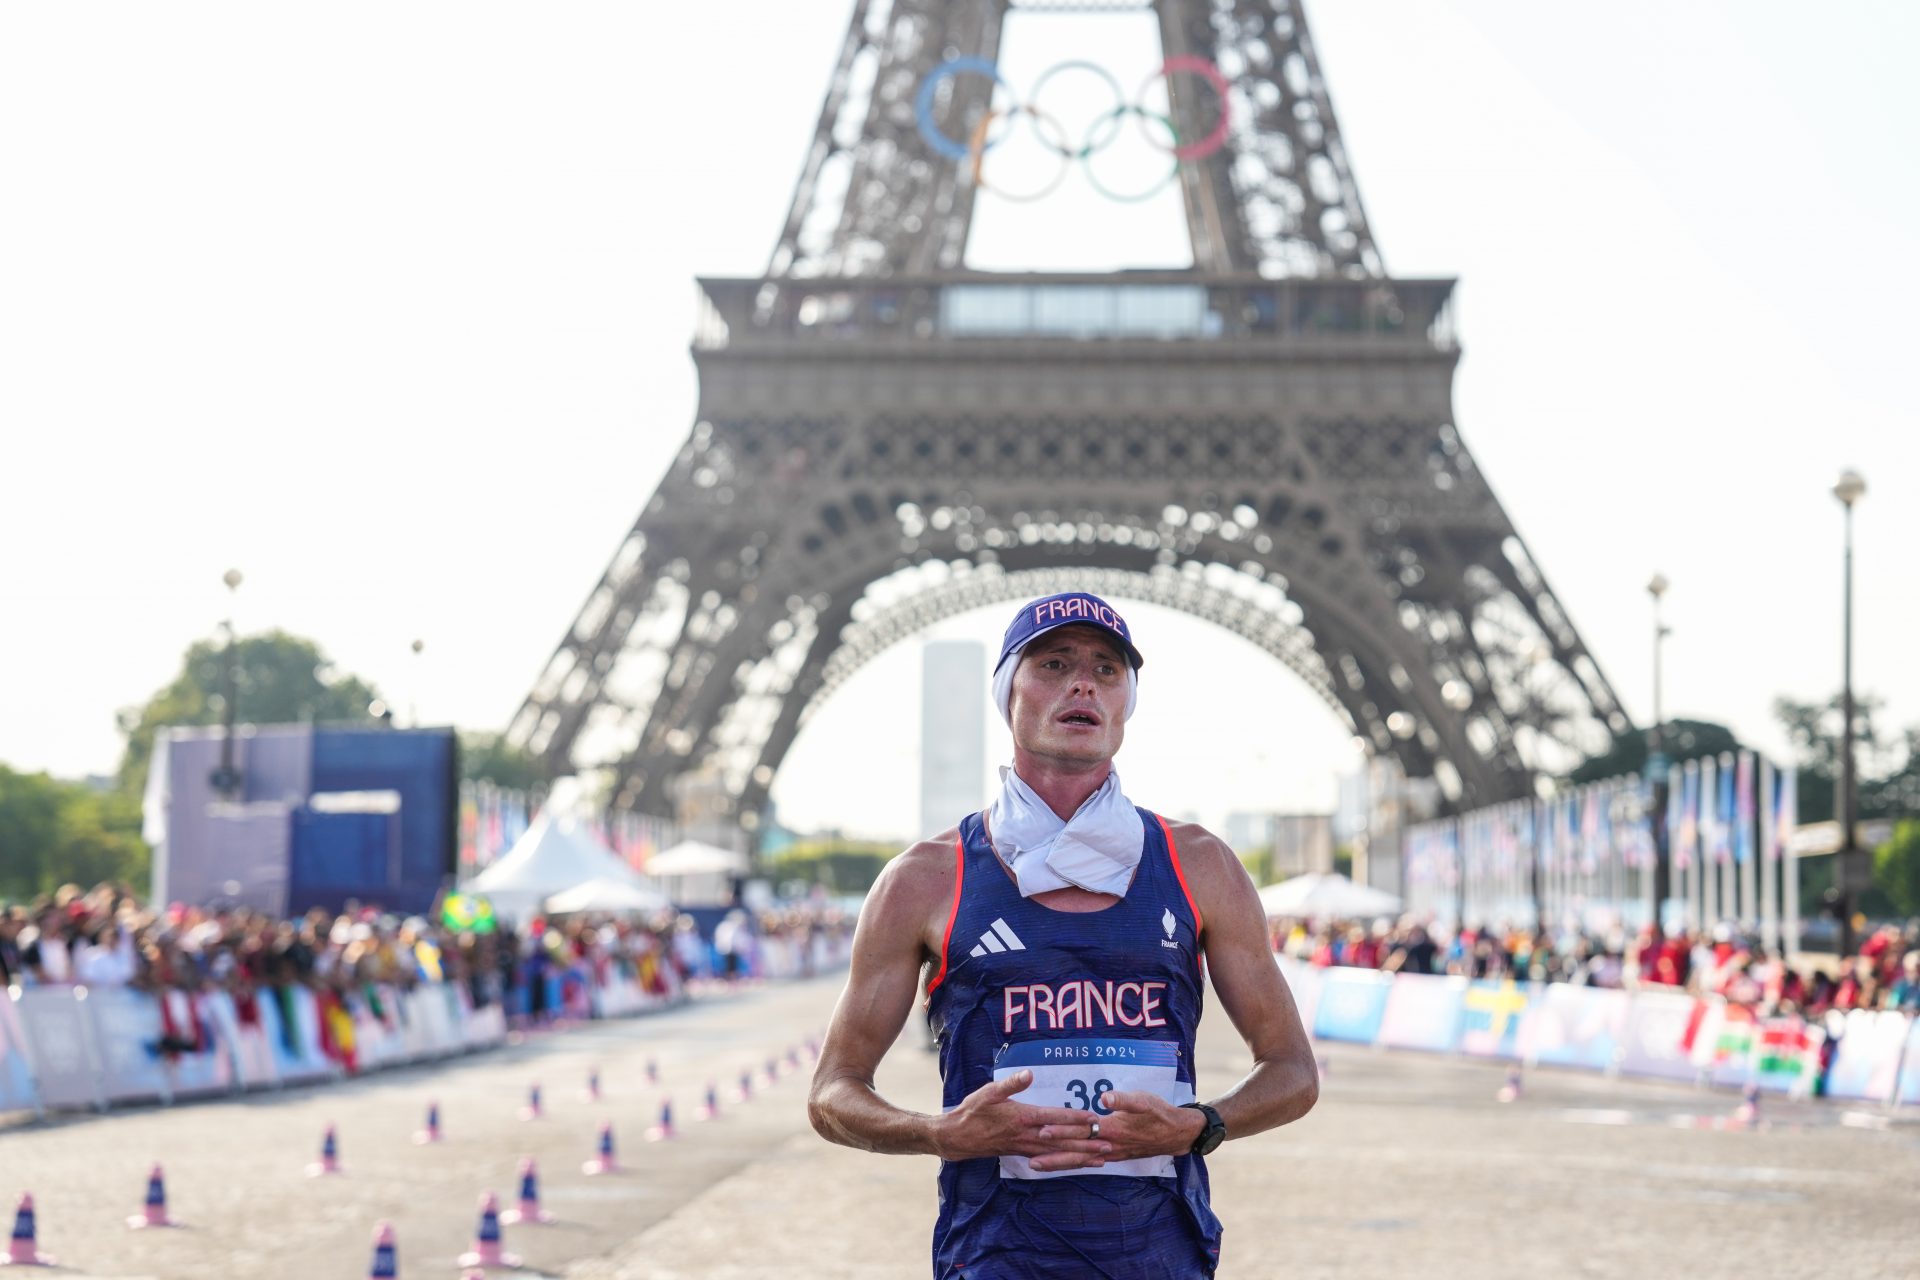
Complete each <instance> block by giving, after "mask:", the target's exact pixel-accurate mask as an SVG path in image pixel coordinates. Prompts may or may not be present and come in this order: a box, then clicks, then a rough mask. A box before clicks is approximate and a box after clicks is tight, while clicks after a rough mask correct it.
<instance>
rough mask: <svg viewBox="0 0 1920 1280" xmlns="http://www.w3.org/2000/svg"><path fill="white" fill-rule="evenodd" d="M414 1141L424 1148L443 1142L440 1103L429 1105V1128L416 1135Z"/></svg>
mask: <svg viewBox="0 0 1920 1280" xmlns="http://www.w3.org/2000/svg"><path fill="white" fill-rule="evenodd" d="M413 1140H414V1141H415V1142H417V1143H419V1144H420V1145H421V1146H423V1147H425V1146H431V1145H432V1144H433V1143H436V1142H439V1141H440V1140H441V1139H440V1104H439V1103H437V1102H429V1103H428V1104H427V1127H426V1128H424V1129H422V1130H420V1131H419V1132H418V1133H415V1134H414V1135H413Z"/></svg>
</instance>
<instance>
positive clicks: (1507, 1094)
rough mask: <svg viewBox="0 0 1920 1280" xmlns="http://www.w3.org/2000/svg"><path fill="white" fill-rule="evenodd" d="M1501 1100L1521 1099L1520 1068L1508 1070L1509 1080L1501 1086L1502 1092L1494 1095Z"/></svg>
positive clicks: (1516, 1100) (1513, 1100) (1512, 1100)
mask: <svg viewBox="0 0 1920 1280" xmlns="http://www.w3.org/2000/svg"><path fill="white" fill-rule="evenodd" d="M1493 1096H1494V1097H1495V1098H1496V1099H1497V1100H1498V1101H1501V1102H1518V1101H1520V1068H1518V1067H1515V1068H1513V1069H1512V1070H1511V1071H1509V1072H1507V1082H1506V1083H1505V1084H1503V1085H1501V1086H1500V1092H1498V1093H1496V1094H1494V1095H1493Z"/></svg>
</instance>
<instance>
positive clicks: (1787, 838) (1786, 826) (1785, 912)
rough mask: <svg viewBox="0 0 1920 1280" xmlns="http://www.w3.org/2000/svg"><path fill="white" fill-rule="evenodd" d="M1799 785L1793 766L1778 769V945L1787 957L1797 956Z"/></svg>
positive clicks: (1798, 919)
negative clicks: (1795, 842)
mask: <svg viewBox="0 0 1920 1280" xmlns="http://www.w3.org/2000/svg"><path fill="white" fill-rule="evenodd" d="M1799 786H1800V776H1799V771H1798V770H1797V769H1795V768H1794V766H1792V765H1788V766H1787V767H1786V768H1784V769H1782V770H1781V771H1780V817H1779V823H1780V830H1779V834H1778V837H1777V838H1778V839H1779V841H1780V853H1781V858H1780V899H1781V903H1780V922H1781V924H1782V925H1783V926H1784V927H1785V931H1786V936H1785V937H1784V938H1782V939H1781V946H1782V948H1783V949H1784V950H1785V952H1786V956H1787V959H1788V960H1798V959H1799V958H1800V854H1799V852H1798V851H1797V850H1796V849H1795V848H1794V847H1793V832H1794V826H1795V824H1796V823H1797V822H1798V820H1799V817H1800V796H1799V790H1798V788H1799Z"/></svg>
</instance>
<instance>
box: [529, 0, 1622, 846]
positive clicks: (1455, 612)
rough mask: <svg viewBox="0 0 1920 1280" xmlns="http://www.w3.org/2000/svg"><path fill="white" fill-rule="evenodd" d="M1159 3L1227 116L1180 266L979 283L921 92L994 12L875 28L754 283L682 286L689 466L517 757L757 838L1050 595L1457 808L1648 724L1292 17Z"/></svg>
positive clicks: (899, 10) (962, 190) (877, 7)
mask: <svg viewBox="0 0 1920 1280" xmlns="http://www.w3.org/2000/svg"><path fill="white" fill-rule="evenodd" d="M1053 7H1058V6H1053ZM1139 7H1141V8H1150V9H1152V10H1153V11H1154V13H1155V15H1156V17H1157V19H1158V26H1159V31H1160V35H1161V41H1162V45H1163V47H1164V50H1165V51H1166V53H1167V54H1168V55H1169V56H1170V57H1175V56H1197V57H1202V58H1205V59H1208V60H1210V61H1211V62H1212V63H1213V64H1214V65H1215V66H1216V67H1217V68H1218V69H1219V71H1220V73H1221V75H1222V77H1223V78H1224V80H1225V81H1226V82H1227V83H1228V85H1229V86H1230V94H1229V98H1228V104H1229V105H1228V107H1227V109H1226V113H1227V124H1226V137H1225V144H1224V145H1223V146H1221V147H1220V148H1219V149H1218V150H1216V151H1214V152H1213V153H1212V154H1211V155H1209V156H1206V157H1204V158H1197V159H1195V160H1193V161H1191V162H1186V163H1182V164H1181V165H1180V167H1179V172H1178V181H1179V190H1180V194H1181V199H1182V202H1183V204H1184V208H1185V212H1186V220H1187V227H1188V231H1189V237H1190V240H1191V243H1192V249H1193V263H1194V265H1193V266H1192V267H1191V268H1190V269H1186V270H1178V271H1160V272H1125V273H1121V274H1112V275H1108V274H1086V273H1062V274H1053V275H1048V274H1029V273H1020V274H994V273H987V272H979V271H971V270H968V269H967V268H966V266H965V264H964V260H963V259H964V250H965V245H966V240H967V231H968V227H969V225H970V221H971V217H972V210H973V203H974V200H975V198H976V187H975V186H974V185H973V183H972V181H971V178H972V175H971V172H970V167H969V166H968V165H967V164H965V163H956V162H955V161H954V160H952V159H951V158H948V157H946V156H944V155H941V154H938V153H936V152H935V151H934V150H932V149H930V148H929V146H928V145H927V143H926V141H925V140H924V139H923V138H922V137H921V135H920V133H919V132H918V128H917V122H916V121H917V118H916V111H917V109H918V104H917V98H918V95H919V94H920V93H921V90H922V86H923V85H925V84H926V83H927V81H928V78H929V77H934V78H935V79H937V80H939V81H940V85H939V88H940V92H941V94H942V97H941V98H940V99H939V101H938V103H937V105H938V108H939V110H940V111H941V112H942V113H943V114H942V118H943V119H945V120H949V121H957V122H960V123H959V125H958V126H955V127H956V128H959V129H964V128H965V122H966V121H969V120H974V119H978V118H980V116H981V114H982V112H984V111H985V110H986V109H987V107H988V94H989V92H990V90H991V82H990V81H988V80H987V79H986V78H985V77H984V76H961V75H947V76H945V77H940V76H936V72H938V70H939V68H940V67H941V66H942V65H943V64H944V63H946V62H947V61H948V60H950V59H952V58H955V57H975V58H981V59H985V60H987V61H988V62H992V61H993V59H994V57H995V54H996V52H997V49H998V42H999V37H1000V32H1001V27H1002V24H1003V22H1004V19H1005V17H1006V14H1007V4H1006V0H893V3H892V4H890V5H888V4H885V3H880V2H877V0H858V3H856V4H855V7H854V13H853V17H852V20H851V22H850V24H849V28H848V32H847V38H846V41H845V43H844V45H843V47H842V51H841V55H840V58H839V60H838V61H837V63H836V65H835V68H834V73H833V79H832V82H831V84H830V86H829V88H828V91H827V95H826V101H825V105H824V107H823V109H822V111H821V115H820V118H819V123H818V126H817V129H816V132H815V138H814V142H813V145H812V147H811V148H810V149H809V152H808V154H807V157H806V160H805V163H804V165H803V168H802V172H801V176H800V180H799V182H798V184H797V187H796V190H795V193H794V198H793V203H792V207H791V209H790V211H789V213H788V216H787V219H786V222H785V223H784V225H783V229H782V232H781V235H780V238H779V242H778V245H777V247H776V249H775V251H774V255H773V259H772V262H771V264H770V267H769V270H768V272H767V273H766V274H765V275H764V276H762V277H757V278H751V279H703V280H701V281H700V287H701V290H702V294H703V308H702V315H701V318H700V321H699V324H698V329H697V332H696V335H695V340H694V354H695V360H696V364H697V367H698V371H699V380H700V399H699V407H698V412H697V418H696V422H695V424H694V427H693V430H692V433H691V435H690V436H689V438H688V439H687V441H686V443H685V444H684V446H683V447H682V448H681V450H680V452H679V454H678V456H677V457H676V458H675V460H674V462H673V464H672V466H671V467H670V469H669V471H668V473H667V475H666V477H665V479H663V480H662V481H661V483H660V486H659V488H658V489H657V490H656V491H655V492H654V494H653V495H652V497H651V498H650V499H649V500H648V501H647V503H646V505H645V507H644V508H643V509H642V511H641V513H640V516H639V518H638V519H637V520H636V521H635V523H634V526H633V530H632V532H631V533H630V534H629V535H628V536H627V537H626V538H625V540H624V541H623V542H622V544H621V545H620V547H619V549H618V550H617V551H616V553H615V554H614V557H613V559H612V561H611V563H610V564H609V565H608V567H607V569H606V571H605V572H604V573H603V574H602V576H601V579H600V582H599V583H598V584H597V585H596V587H595V588H594V590H593V591H592V593H591V594H590V595H589V597H588V599H587V601H586V603H585V605H584V606H583V607H582V609H581V610H580V613H579V615H578V616H577V617H576V618H575V620H574V622H573V624H572V626H570V627H569V628H568V629H567V632H566V634H565V635H564V636H563V637H562V639H561V641H560V643H559V645H558V646H557V648H556V650H555V652H554V655H553V658H552V659H551V661H550V662H549V663H548V664H547V667H546V668H545V670H544V671H543V672H542V673H541V675H540V676H539V678H538V680H537V682H536V683H535V685H534V687H533V689H532V691H531V692H530V693H529V695H528V697H527V699H526V701H525V703H524V704H523V705H522V707H521V708H520V710H519V712H518V714H517V715H516V716H515V717H514V719H513V721H512V723H511V725H510V727H509V730H508V738H509V741H511V742H512V743H514V744H515V745H518V746H521V747H524V748H526V749H528V750H530V751H532V752H534V753H536V754H538V755H539V756H541V757H542V758H544V759H545V760H546V761H547V762H548V763H549V764H550V765H551V766H553V767H555V768H557V769H573V768H583V767H611V768H612V769H614V770H615V771H616V775H617V783H618V786H617V797H618V802H619V803H620V804H622V805H625V806H629V807H633V808H636V809H640V810H643V811H648V812H655V813H670V812H672V810H673V806H674V802H675V798H676V789H675V788H676V780H678V779H680V778H682V777H684V776H687V775H689V774H692V773H695V772H698V773H701V774H703V775H708V776H712V777H717V778H718V779H719V781H720V784H721V787H720V789H721V791H722V794H723V797H724V798H723V800H722V805H723V807H725V806H728V805H730V806H731V812H733V813H734V814H736V815H737V816H738V817H739V818H740V820H741V821H742V822H743V823H744V824H746V825H748V826H751V825H753V822H754V818H755V815H757V813H758V812H759V810H760V808H761V807H762V805H763V803H764V801H765V799H766V796H767V793H768V789H769V788H770V786H771V784H772V781H773V778H774V775H775V773H776V772H777V771H778V769H779V767H780V764H781V761H782V760H783V759H784V757H785V755H786V752H787V750H788V748H789V747H790V746H791V745H792V743H793V741H794V738H795V735H796V734H797V732H798V730H799V728H800V726H801V724H802V723H803V722H804V720H805V718H806V716H807V715H808V713H809V712H810V711H811V710H812V709H813V708H815V707H817V706H818V705H820V704H821V703H822V701H823V700H824V699H826V698H827V697H829V696H830V695H831V694H832V692H833V691H834V690H835V689H836V688H837V687H838V686H839V685H840V683H841V682H842V681H844V680H845V679H846V678H847V676H848V675H850V674H851V673H852V672H853V671H855V670H857V669H858V667H859V666H860V665H861V664H862V663H863V662H865V661H866V660H867V659H869V658H871V657H873V656H874V655H875V654H877V653H879V652H881V651H882V650H884V649H885V648H886V647H887V646H889V645H891V644H893V643H896V642H898V641H899V640H901V639H903V638H905V637H907V636H909V635H912V634H913V633H915V632H916V631H919V630H921V629H923V628H925V627H927V626H929V625H931V624H933V623H934V622H937V621H938V620H940V619H941V618H944V617H946V616H949V615H951V614H954V613H958V612H961V611H963V610H966V609H970V608H974V607H977V606H980V605H985V604H991V603H996V602H1005V601H1012V600H1016V599H1023V598H1028V597H1030V596H1033V595H1038V594H1042V593H1044V592H1047V591H1052V590H1059V589H1063V588H1065V587H1068V586H1079V587H1086V588H1090V589H1093V590H1096V591H1100V592H1102V593H1105V594H1109V595H1111V596H1113V597H1118V598H1123V599H1130V600H1145V601H1150V602H1154V603H1158V604H1162V605H1166V606H1169V607H1172V608H1176V609H1179V610H1181V611H1183V612H1185V613H1188V614H1191V615H1193V616H1196V617H1199V618H1202V619H1205V620H1207V621H1210V622H1213V623H1215V624H1217V625H1219V626H1221V627H1223V628H1226V629H1228V630H1230V631H1233V632H1235V633H1237V634H1239V635H1241V636H1243V637H1245V638H1246V639H1248V640H1250V641H1251V642H1253V643H1254V644H1255V645H1257V646H1259V647H1260V648H1262V649H1263V650H1265V651H1266V652H1268V653H1269V654H1271V655H1272V656H1273V657H1275V658H1276V659H1278V660H1279V661H1281V662H1283V663H1284V664H1286V666H1287V667H1288V668H1289V669H1291V670H1292V671H1293V672H1295V673H1296V674H1297V675H1298V676H1299V677H1300V678H1301V679H1302V680H1304V681H1306V682H1307V684H1308V686H1309V687H1310V688H1312V689H1313V690H1314V691H1315V692H1316V693H1317V694H1319V696H1320V697H1321V698H1322V699H1323V700H1324V701H1325V702H1326V703H1327V705H1328V707H1329V708H1330V710H1331V711H1332V712H1333V713H1334V714H1336V715H1338V716H1339V717H1340V718H1341V719H1342V720H1343V721H1344V722H1345V723H1346V724H1348V725H1349V726H1350V727H1351V729H1352V731H1353V732H1354V733H1355V734H1356V735H1357V736H1359V737H1360V738H1362V739H1364V741H1365V742H1366V743H1367V744H1368V746H1369V748H1370V749H1371V750H1372V751H1373V752H1375V753H1378V754H1382V755H1388V756H1391V757H1393V758H1394V759H1396V760H1397V761H1398V763H1399V764H1400V766H1401V767H1402V768H1403V769H1404V771H1405V772H1406V774H1407V775H1408V776H1409V777H1412V778H1430V779H1433V780H1434V782H1435V784H1436V785H1437V787H1438V788H1439V790H1440V791H1441V793H1442V794H1443V795H1444V797H1445V802H1446V803H1447V805H1448V806H1449V807H1467V806H1472V805H1478V804H1484V803H1489V802H1492V801H1496V800H1501V799H1508V798H1512V797H1515V796H1518V795H1522V794H1527V793H1529V792H1530V790H1531V787H1532V785H1533V779H1534V777H1535V776H1536V773H1537V771H1538V770H1540V769H1542V768H1552V767H1554V766H1555V765H1556V764H1564V763H1566V757H1567V755H1568V753H1578V752H1584V751H1590V750H1594V749H1597V748H1601V747H1603V746H1604V745H1605V744H1606V742H1607V739H1608V735H1609V734H1610V733H1611V732H1618V731H1621V730H1624V729H1626V728H1628V727H1629V724H1628V720H1627V717H1626V716H1625V714H1624V713H1623V712H1622V710H1621V708H1620V706H1619V703H1618V700H1617V699H1616V698H1615V696H1614V694H1613V691H1612V689H1611V687H1610V686H1609V685H1608V683H1607V681H1606V678H1605V677H1604V675H1603V674H1602V673H1601V671H1600V669H1599V667H1598V666H1597V664H1596V663H1595V662H1594V660H1593V658H1592V656H1591V655H1590V654H1589V653H1588V651H1587V649H1586V647H1585V645H1584V644H1583V643H1582V641H1581V639H1580V636H1579V634H1578V633H1577V632H1576V631H1575V630H1574V627H1573V625H1572V623H1571V621H1570V620H1569V619H1568V617H1567V615H1566V612H1565V610H1564V609H1563V608H1562V607H1561V606H1560V604H1559V603H1558V601H1557V600H1556V599H1555V597H1554V596H1553V593H1552V592H1551V590H1550V589H1549V587H1548V584H1547V582H1546V579H1545V577H1544V575H1543V574H1542V572H1541V571H1540V569H1539V567H1538V566H1537V565H1536V564H1535V562H1534V561H1533V559H1532V557H1531V556H1530V555H1529V554H1528V552H1527V549H1526V546H1525V544H1524V543H1523V542H1522V540H1521V538H1520V536H1519V535H1518V533H1517V532H1516V531H1515V530H1514V528H1513V525H1512V523H1511V522H1510V521H1509V520H1508V518H1507V516H1506V514H1505V513H1504V512H1503V510H1502V509H1501V507H1500V504H1499V502H1498V501H1497V500H1496V499H1495V497H1494V494H1493V491H1492V489H1491V487H1490V486H1489V484H1488V482H1487V480H1486V478H1485V476H1484V475H1483V474H1482V473H1481V471H1480V470H1479V468H1478V467H1477V466H1476V465H1475V463H1474V460H1473V457H1472V455H1471V453H1470V452H1469V451H1468V449H1467V447H1466V444H1465V442H1464V441H1463V439H1462V438H1461V435H1460V433H1459V431H1458V429H1457V428H1456V426H1455V424H1454V421H1453V412H1452V382H1453V372H1454V367H1455V364H1456V362H1457V360H1458V357H1459V348H1458V345H1457V342H1456V337H1455V334H1454V330H1453V325H1452V316H1451V310H1450V305H1449V299H1450V296H1451V292H1452V287H1453V281H1451V280H1446V279H1404V278H1396V277H1393V276H1391V275H1389V274H1388V273H1387V271H1386V269H1385V266H1384V265H1383V263H1382V260H1381V257H1380V253H1379V250H1378V248H1377V247H1376V246H1375V244H1374V241H1373V237H1372V233H1371V231H1370V229H1369V227H1368V224H1367V219H1366V215H1365V211H1364V209H1363V207H1362V205H1361V201H1360V195H1359V188H1358V186H1357V185H1356V183H1355V182H1354V179H1353V175H1352V170H1351V167H1350V165H1349V163H1348V159H1347V155H1346V152H1345V149H1344V147H1343V146H1342V144H1341V139H1340V134H1339V129H1338V125H1337V123H1336V120H1335V117H1334V113H1333V107H1332V102H1331V99H1330V98H1329V96H1328V93H1327V88H1326V82H1325V80H1324V78H1323V77H1322V74H1321V69H1320V65H1319V59H1318V56H1317V54H1316V52H1315V49H1314V45H1313V41H1312V37H1311V34H1310V32H1309V29H1308V26H1307V20H1306V16H1305V14H1304V12H1303V11H1302V8H1301V4H1300V3H1299V0H1143V3H1141V4H1140V5H1139ZM1169 102H1170V112H1169V114H1170V117H1171V120H1172V123H1173V125H1174V127H1175V128H1176V129H1177V131H1178V136H1179V137H1181V138H1197V137H1203V136H1206V135H1207V134H1208V133H1209V131H1210V130H1212V129H1214V128H1215V126H1216V125H1219V124H1220V123H1221V121H1220V115H1219V113H1220V112H1221V110H1222V107H1221V106H1220V103H1219V99H1218V97H1217V95H1215V96H1212V97H1209V96H1208V95H1207V94H1205V93H1200V92H1183V91H1179V90H1176V89H1174V87H1173V86H1172V84H1171V83H1170V84H1169ZM950 131H951V130H950ZM963 136H964V135H963ZM1556 752H1557V753H1559V755H1558V757H1556V754H1555V753H1556Z"/></svg>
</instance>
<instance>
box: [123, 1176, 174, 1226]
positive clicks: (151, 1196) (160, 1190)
mask: <svg viewBox="0 0 1920 1280" xmlns="http://www.w3.org/2000/svg"><path fill="white" fill-rule="evenodd" d="M127 1225H128V1226H129V1227H132V1228H134V1229H135V1230H140V1229H142V1228H145V1227H177V1226H179V1225H180V1224H179V1223H177V1222H175V1221H174V1220H173V1219H172V1218H169V1217H168V1216H167V1183H166V1179H165V1177H164V1176H162V1174H161V1172H160V1166H159V1165H157V1164H156V1165H155V1166H153V1172H151V1173H149V1174H148V1175H147V1201H146V1203H145V1204H143V1205H142V1206H141V1207H140V1212H139V1213H136V1214H134V1215H133V1216H132V1217H131V1218H128V1219H127Z"/></svg>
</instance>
